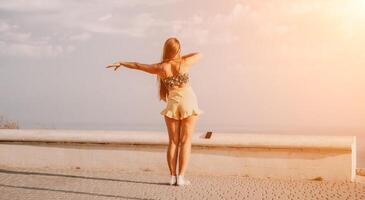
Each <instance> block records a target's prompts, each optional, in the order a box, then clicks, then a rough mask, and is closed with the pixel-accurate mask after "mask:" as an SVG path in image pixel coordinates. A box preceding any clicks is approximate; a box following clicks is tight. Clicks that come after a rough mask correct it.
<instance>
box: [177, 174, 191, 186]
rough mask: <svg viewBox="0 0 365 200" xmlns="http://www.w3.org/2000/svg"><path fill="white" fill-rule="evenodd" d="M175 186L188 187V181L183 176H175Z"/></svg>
mask: <svg viewBox="0 0 365 200" xmlns="http://www.w3.org/2000/svg"><path fill="white" fill-rule="evenodd" d="M176 184H177V185H178V186H183V185H190V181H189V180H187V179H185V178H184V176H177V179H176Z"/></svg>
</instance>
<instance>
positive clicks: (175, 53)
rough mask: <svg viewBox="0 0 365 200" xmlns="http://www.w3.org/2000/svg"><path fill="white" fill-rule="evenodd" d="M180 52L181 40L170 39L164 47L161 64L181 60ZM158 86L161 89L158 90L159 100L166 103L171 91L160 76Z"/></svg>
mask: <svg viewBox="0 0 365 200" xmlns="http://www.w3.org/2000/svg"><path fill="white" fill-rule="evenodd" d="M180 51H181V46H180V42H179V40H178V39H177V38H175V37H170V38H168V39H167V40H166V41H165V44H164V46H163V51H162V57H161V63H163V62H168V61H171V60H180V59H181V54H180ZM157 84H158V89H159V90H158V92H159V93H158V94H159V99H160V101H161V100H163V101H165V102H166V99H167V96H168V92H169V91H168V89H167V88H166V86H165V84H163V82H162V80H161V78H160V77H159V76H158V75H157Z"/></svg>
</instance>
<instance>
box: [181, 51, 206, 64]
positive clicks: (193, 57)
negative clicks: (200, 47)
mask: <svg viewBox="0 0 365 200" xmlns="http://www.w3.org/2000/svg"><path fill="white" fill-rule="evenodd" d="M201 57H202V54H201V53H198V52H195V53H189V54H186V55H184V56H182V59H183V60H185V62H186V63H188V64H189V65H191V64H193V63H195V62H196V61H197V60H199V59H200V58H201Z"/></svg>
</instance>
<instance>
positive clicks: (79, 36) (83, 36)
mask: <svg viewBox="0 0 365 200" xmlns="http://www.w3.org/2000/svg"><path fill="white" fill-rule="evenodd" d="M90 38H92V35H91V34H90V33H88V32H84V33H80V34H76V35H71V36H69V40H72V41H86V40H89V39H90Z"/></svg>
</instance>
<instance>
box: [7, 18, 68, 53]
mask: <svg viewBox="0 0 365 200" xmlns="http://www.w3.org/2000/svg"><path fill="white" fill-rule="evenodd" d="M0 30H1V31H0V38H1V39H0V55H5V56H16V57H30V58H43V57H55V56H59V55H61V54H63V53H67V52H72V51H73V50H74V47H73V46H71V45H61V44H51V43H50V41H49V40H50V36H42V37H35V36H33V35H32V33H31V32H24V31H22V30H21V29H20V26H19V25H13V24H9V23H8V22H5V21H1V22H0Z"/></svg>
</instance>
